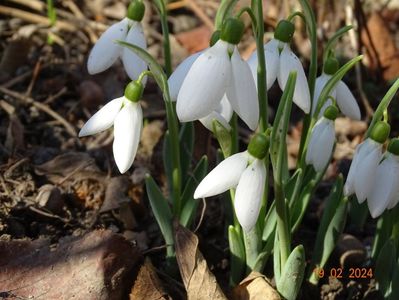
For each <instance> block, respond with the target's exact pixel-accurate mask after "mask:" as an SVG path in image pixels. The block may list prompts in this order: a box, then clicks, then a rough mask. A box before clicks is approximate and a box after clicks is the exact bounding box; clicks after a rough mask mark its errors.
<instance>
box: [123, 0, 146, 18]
mask: <svg viewBox="0 0 399 300" xmlns="http://www.w3.org/2000/svg"><path fill="white" fill-rule="evenodd" d="M144 12H145V5H144V3H143V1H141V0H133V1H132V2H130V4H129V7H128V9H127V17H128V18H129V19H130V20H133V21H137V22H140V21H141V20H142V19H143V17H144Z"/></svg>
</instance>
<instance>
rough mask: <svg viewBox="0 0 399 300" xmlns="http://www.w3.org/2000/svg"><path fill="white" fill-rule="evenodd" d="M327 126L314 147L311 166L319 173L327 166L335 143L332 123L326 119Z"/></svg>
mask: <svg viewBox="0 0 399 300" xmlns="http://www.w3.org/2000/svg"><path fill="white" fill-rule="evenodd" d="M326 123H327V125H326V126H325V128H324V130H323V132H322V133H321V135H320V136H319V137H318V139H317V144H316V145H315V146H316V147H315V150H314V156H313V166H314V168H315V170H316V172H321V171H323V170H324V168H325V167H326V166H327V164H328V162H329V160H330V157H331V154H332V150H333V147H334V142H335V130H334V122H333V121H331V120H327V119H326Z"/></svg>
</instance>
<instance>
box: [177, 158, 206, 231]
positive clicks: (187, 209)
mask: <svg viewBox="0 0 399 300" xmlns="http://www.w3.org/2000/svg"><path fill="white" fill-rule="evenodd" d="M207 171H208V159H207V157H206V156H203V157H202V158H201V160H200V161H199V162H198V164H197V166H196V167H195V169H194V171H193V174H192V176H191V177H190V178H189V179H188V180H187V184H186V186H185V188H184V191H183V194H182V203H183V210H182V212H181V215H180V224H182V225H183V226H184V227H190V225H191V222H192V221H193V218H194V215H195V212H196V210H197V207H198V203H199V202H198V201H199V200H198V199H194V197H193V196H194V191H195V188H196V187H197V185H198V183H199V182H200V181H201V180H202V179H203V178H204V177H205V175H206V173H207Z"/></svg>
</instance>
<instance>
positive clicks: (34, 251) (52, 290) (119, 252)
mask: <svg viewBox="0 0 399 300" xmlns="http://www.w3.org/2000/svg"><path fill="white" fill-rule="evenodd" d="M0 252H1V253H2V255H1V257H0V266H1V270H2V271H1V272H0V290H1V291H8V293H9V294H10V298H11V296H14V297H19V299H21V298H29V299H36V298H42V299H72V298H75V299H121V297H122V296H123V294H124V293H125V292H127V290H128V288H129V286H130V284H131V281H132V271H133V269H134V268H135V266H136V265H137V263H138V261H139V260H140V259H141V255H140V253H139V252H138V250H137V248H135V247H133V246H132V245H131V244H130V243H129V242H127V241H126V240H125V239H124V238H123V237H122V236H120V235H116V234H113V233H111V232H110V231H93V232H91V233H89V234H87V235H85V236H83V237H66V238H64V239H63V240H61V242H60V243H59V244H58V246H57V248H56V249H55V250H52V249H50V247H49V242H48V241H47V240H43V239H40V240H35V241H33V242H31V241H29V240H14V241H0Z"/></svg>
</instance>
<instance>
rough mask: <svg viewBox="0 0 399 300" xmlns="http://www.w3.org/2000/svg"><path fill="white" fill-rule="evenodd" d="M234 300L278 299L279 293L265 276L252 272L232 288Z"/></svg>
mask: <svg viewBox="0 0 399 300" xmlns="http://www.w3.org/2000/svg"><path fill="white" fill-rule="evenodd" d="M233 299H234V300H262V299H268V300H280V299H281V297H280V295H279V293H278V292H277V291H276V290H275V289H274V288H273V287H272V285H271V284H270V282H269V280H268V279H267V278H266V276H264V275H262V274H260V273H258V272H252V273H251V274H249V275H248V276H247V277H246V278H245V279H244V280H243V281H241V282H240V284H239V285H238V286H236V287H235V288H234V290H233Z"/></svg>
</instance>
